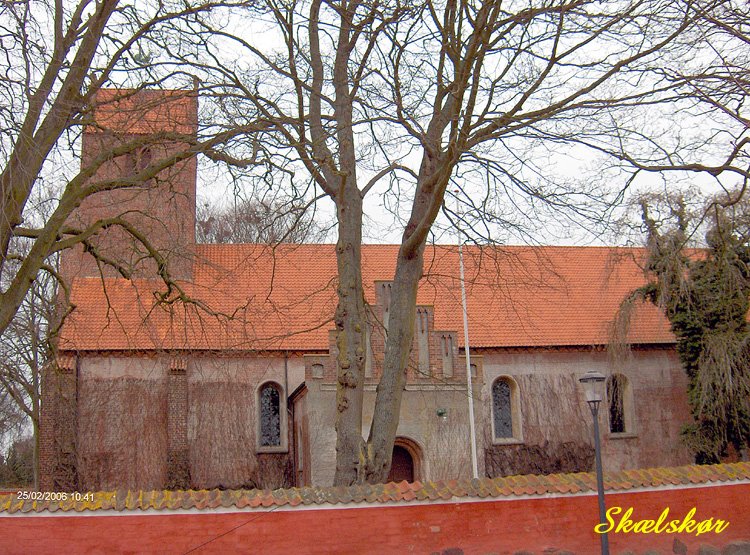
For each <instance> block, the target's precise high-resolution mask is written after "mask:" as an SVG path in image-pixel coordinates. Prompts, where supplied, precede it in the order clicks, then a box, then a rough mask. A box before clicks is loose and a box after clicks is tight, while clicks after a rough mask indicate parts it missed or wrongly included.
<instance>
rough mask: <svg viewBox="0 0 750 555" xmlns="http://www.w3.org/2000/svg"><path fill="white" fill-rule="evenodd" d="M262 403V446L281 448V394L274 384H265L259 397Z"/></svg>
mask: <svg viewBox="0 0 750 555" xmlns="http://www.w3.org/2000/svg"><path fill="white" fill-rule="evenodd" d="M258 397H259V399H258V400H259V403H260V415H259V417H260V418H259V421H260V446H261V447H281V392H280V388H279V387H278V386H277V385H276V384H273V383H267V384H264V385H263V386H262V387H261V388H260V393H259V395H258Z"/></svg>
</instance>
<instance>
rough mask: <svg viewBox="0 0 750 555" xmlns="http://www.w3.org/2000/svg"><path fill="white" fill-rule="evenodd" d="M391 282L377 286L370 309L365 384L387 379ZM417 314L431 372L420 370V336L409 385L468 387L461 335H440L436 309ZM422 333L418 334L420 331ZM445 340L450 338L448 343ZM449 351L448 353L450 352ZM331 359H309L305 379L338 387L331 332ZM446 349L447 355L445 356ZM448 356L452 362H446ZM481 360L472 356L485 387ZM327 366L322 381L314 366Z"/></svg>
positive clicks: (476, 379) (478, 379)
mask: <svg viewBox="0 0 750 555" xmlns="http://www.w3.org/2000/svg"><path fill="white" fill-rule="evenodd" d="M388 284H389V282H382V281H381V282H375V287H374V288H375V291H376V295H377V302H376V303H375V304H374V305H370V307H369V311H368V315H369V326H370V333H369V340H370V345H369V348H368V353H369V354H371V355H372V361H370V362H369V363H368V365H369V366H371V370H370V368H368V369H367V370H368V371H367V372H366V377H365V384H368V385H375V384H377V383H378V382H379V381H380V378H381V377H382V375H383V359H384V357H385V339H386V334H385V328H384V323H385V322H386V320H387V318H386V315H385V307H384V304H385V302H386V300H385V299H384V298H383V294H384V291H385V292H387V291H388V289H387V287H384V286H386V285H388ZM417 313H418V317H419V318H420V321H419V322H417V324H416V325H417V327H418V328H419V326H421V325H426V328H427V329H426V336H427V348H428V356H427V361H428V362H429V370H427V371H426V372H425V371H422V370H420V352H419V346H418V337H417V335H418V333H415V340H414V344H413V345H412V349H411V352H410V354H409V363H408V366H407V368H406V383H407V384H422V385H424V384H433V385H436V386H440V385H460V384H465V383H466V358H465V356H464V354H462V353H461V352H460V350H459V347H458V345H459V341H458V332H457V331H456V330H452V331H451V330H449V331H439V330H435V329H434V328H435V309H434V307H432V306H426V305H419V306H417ZM417 332H418V330H417ZM444 338H449V340H448V342H447V343H446V342H444V341H443V339H444ZM446 347H447V349H446ZM328 349H329V353H330V355H329V356H328V357H325V356H319V355H316V356H315V357H306V364H305V379H307V380H309V379H322V380H323V382H324V383H335V382H336V375H337V359H338V346H337V344H336V332H335V330H330V331H329V335H328ZM444 349H446V351H447V355H446V352H444ZM446 356H447V357H448V359H449V361H446ZM481 360H482V359H481V357H476V358H475V357H473V356H472V364H473V365H475V366H476V375H473V376H472V377H473V379H474V382H475V383H481V382H482V380H483V374H482V362H481ZM446 362H448V364H447V367H446ZM315 365H323V373H322V377H321V376H320V375H319V374H318V369H319V367H316V369H315V370H316V371H315V372H313V366H315Z"/></svg>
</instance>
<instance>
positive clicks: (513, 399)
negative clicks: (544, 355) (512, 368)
mask: <svg viewBox="0 0 750 555" xmlns="http://www.w3.org/2000/svg"><path fill="white" fill-rule="evenodd" d="M491 395H492V438H493V442H494V443H519V442H521V441H522V438H521V403H520V398H519V391H518V384H516V382H515V380H514V379H513V378H511V377H510V376H501V377H499V378H497V379H496V380H495V381H494V382H493V383H492V392H491Z"/></svg>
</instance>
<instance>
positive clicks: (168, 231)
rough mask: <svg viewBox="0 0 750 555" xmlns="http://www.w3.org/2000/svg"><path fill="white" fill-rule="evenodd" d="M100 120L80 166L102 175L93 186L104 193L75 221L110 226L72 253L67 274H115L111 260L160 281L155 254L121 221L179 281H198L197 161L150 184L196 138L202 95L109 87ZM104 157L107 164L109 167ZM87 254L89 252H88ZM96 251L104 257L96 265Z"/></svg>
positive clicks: (81, 225) (100, 100) (88, 133)
mask: <svg viewBox="0 0 750 555" xmlns="http://www.w3.org/2000/svg"><path fill="white" fill-rule="evenodd" d="M92 112H93V117H92V120H93V122H92V123H91V124H90V125H87V126H86V127H85V129H84V132H83V140H82V149H81V168H82V170H84V171H85V170H86V168H91V167H95V166H96V165H98V164H101V165H100V166H99V168H98V170H97V171H96V172H95V173H94V174H93V176H92V177H91V178H90V179H89V180H88V181H87V183H86V185H85V186H87V187H95V188H99V189H101V191H102V192H97V193H95V194H93V195H90V196H88V197H87V198H86V199H85V200H84V201H83V203H82V204H81V206H80V207H79V208H78V209H77V210H76V211H75V212H74V214H73V216H72V217H71V219H70V220H69V223H70V224H71V225H72V226H73V227H75V228H77V229H81V230H84V229H86V228H88V227H89V226H91V225H93V224H95V223H96V222H101V223H102V226H103V229H102V230H100V231H99V232H98V233H97V234H95V235H94V236H93V237H92V238H91V240H90V241H89V242H88V244H86V247H85V248H84V247H80V248H77V249H71V250H69V251H68V252H65V253H64V255H63V261H62V272H63V275H64V276H65V277H66V278H67V279H69V280H72V279H73V278H76V277H99V276H100V275H102V274H103V275H105V276H114V275H117V271H116V270H114V269H113V268H112V267H108V266H107V265H106V264H102V263H101V262H102V261H103V260H111V261H114V262H116V263H117V265H119V266H121V267H122V268H123V269H124V270H126V271H127V272H130V273H132V276H133V277H157V273H156V270H157V267H156V263H155V260H154V257H153V256H149V252H148V249H147V248H146V247H145V246H144V245H143V244H142V243H141V242H140V241H139V240H138V239H137V238H135V237H133V235H132V234H131V233H128V231H127V230H125V229H124V228H123V227H122V226H119V225H116V224H114V225H107V224H109V223H112V222H113V219H115V220H116V219H122V220H124V221H126V222H127V223H128V224H131V225H132V226H133V228H134V229H136V230H137V231H138V232H139V233H142V234H143V236H144V237H145V238H147V239H148V241H149V242H150V243H151V244H152V246H153V247H154V248H155V249H156V250H157V252H158V254H159V256H161V257H163V258H164V260H165V261H166V262H167V267H168V268H169V271H170V274H171V276H172V277H173V278H176V279H184V280H189V279H191V277H192V254H193V246H194V243H195V187H196V169H197V163H196V159H195V156H192V157H190V158H187V159H185V160H182V161H179V162H177V163H176V164H174V165H172V166H171V167H167V168H165V169H164V170H162V171H161V172H158V173H156V174H155V175H154V176H153V177H151V178H150V179H144V178H145V177H147V175H148V173H149V172H151V171H152V170H154V169H155V168H158V166H159V165H162V164H167V163H168V162H169V160H170V159H171V158H173V157H174V156H178V157H181V156H184V154H183V153H184V152H185V150H186V148H187V147H188V143H189V142H192V141H194V140H195V138H196V134H197V127H198V121H197V117H198V116H197V112H198V98H197V95H196V94H195V92H194V91H156V90H142V91H133V90H122V89H107V90H102V91H100V92H99V93H98V94H97V96H96V105H95V106H94V107H93V110H92ZM102 160H103V162H102ZM84 251H87V252H84ZM92 253H95V254H96V255H97V256H98V257H100V263H97V260H96V257H95V256H92Z"/></svg>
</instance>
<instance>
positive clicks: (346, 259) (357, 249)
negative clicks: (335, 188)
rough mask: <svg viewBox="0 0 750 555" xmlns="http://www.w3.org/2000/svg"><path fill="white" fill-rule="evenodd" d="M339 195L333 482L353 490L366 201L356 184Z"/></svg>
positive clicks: (358, 451) (362, 349)
mask: <svg viewBox="0 0 750 555" xmlns="http://www.w3.org/2000/svg"><path fill="white" fill-rule="evenodd" d="M339 191H340V194H339V195H338V196H337V208H338V222H339V239H338V242H337V244H336V260H337V263H338V272H339V286H338V297H339V303H338V307H337V308H336V315H335V317H334V320H335V324H336V333H337V337H336V346H337V348H338V356H337V358H336V363H337V367H338V371H337V374H338V387H337V388H336V475H335V477H334V484H335V485H345V486H348V485H352V484H354V483H357V482H361V477H360V476H361V471H360V469H361V468H362V447H363V439H362V396H363V390H364V367H365V353H366V345H365V329H366V328H365V326H366V325H367V319H366V312H365V296H364V291H363V287H362V260H361V255H362V198H361V196H360V193H359V190H358V189H357V187H355V186H354V184H353V183H352V184H347V183H346V182H344V183H343V184H342V185H341V187H340V189H339Z"/></svg>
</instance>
